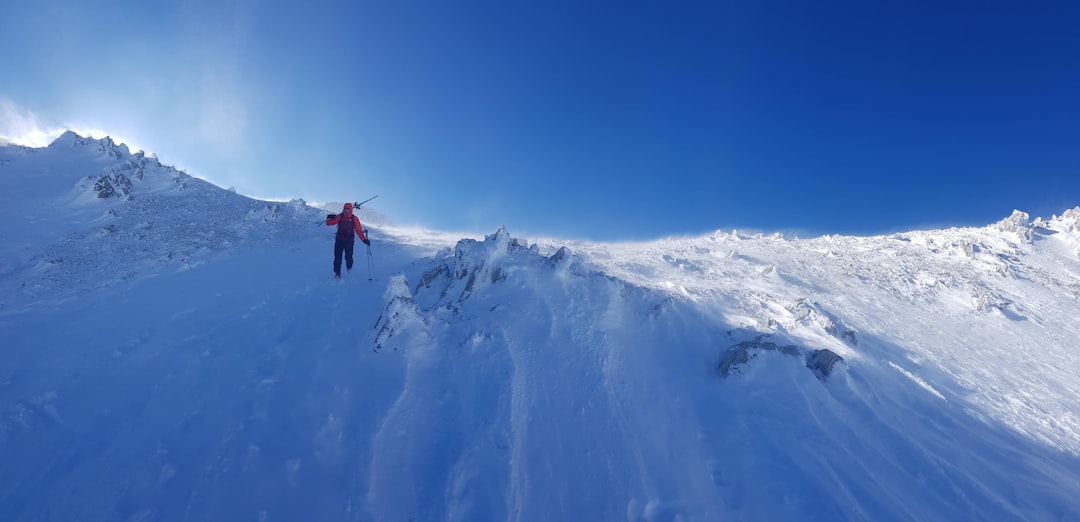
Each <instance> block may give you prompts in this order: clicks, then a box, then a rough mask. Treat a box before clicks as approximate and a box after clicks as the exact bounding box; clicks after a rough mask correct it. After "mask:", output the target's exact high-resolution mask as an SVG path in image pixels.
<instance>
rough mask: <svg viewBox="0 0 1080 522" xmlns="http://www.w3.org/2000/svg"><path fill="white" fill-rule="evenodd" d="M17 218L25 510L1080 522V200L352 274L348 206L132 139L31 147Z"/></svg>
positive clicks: (6, 397)
mask: <svg viewBox="0 0 1080 522" xmlns="http://www.w3.org/2000/svg"><path fill="white" fill-rule="evenodd" d="M0 197H3V198H4V201H3V202H2V203H3V204H2V205H0V218H2V219H3V220H4V223H6V224H7V226H6V227H4V228H3V229H2V230H3V232H2V234H3V237H2V238H0V239H2V240H3V241H0V261H2V263H0V339H4V348H3V349H2V350H0V519H3V520H12V521H18V520H73V519H82V518H90V519H97V520H191V519H197V520H245V519H258V520H279V519H280V520H508V519H513V520H522V521H524V520H538V521H539V520H544V521H547V520H628V521H676V520H684V521H690V520H726V519H735V520H780V519H783V520H1072V519H1078V518H1080V500H1078V499H1080V418H1078V417H1077V413H1076V412H1078V411H1080V359H1078V357H1080V356H1078V354H1077V352H1076V350H1075V349H1074V348H1075V347H1074V344H1075V342H1076V339H1078V338H1080V325H1078V324H1077V322H1076V321H1075V319H1074V317H1073V316H1074V315H1075V313H1074V310H1076V308H1077V304H1078V302H1080V207H1078V208H1074V209H1071V210H1067V211H1065V212H1063V213H1062V214H1061V215H1059V216H1052V217H1050V218H1047V219H1042V218H1035V219H1032V218H1031V217H1030V216H1028V215H1027V214H1024V213H1023V212H1019V211H1017V212H1014V213H1013V214H1012V215H1011V216H1009V217H1007V218H1005V219H1003V220H1002V221H1001V222H998V223H995V224H991V225H988V226H985V227H978V228H954V229H945V230H928V231H912V232H904V233H898V234H891V235H885V236H875V237H848V236H824V237H819V238H813V239H788V238H784V237H783V236H781V235H778V234H777V235H769V236H766V235H752V236H751V235H746V234H739V233H736V232H732V233H724V232H717V233H715V234H712V235H708V236H702V237H691V238H668V239H660V240H655V241H647V242H638V243H593V242H582V241H559V240H551V239H542V240H537V241H528V240H525V239H522V238H519V237H515V236H514V235H513V234H512V233H511V232H510V231H509V230H507V229H499V230H497V231H495V232H493V233H492V234H490V235H486V236H480V237H465V238H461V237H454V236H450V235H448V234H443V233H438V232H428V231H425V232H419V231H415V230H410V229H406V228H397V227H392V226H389V225H380V226H373V227H371V232H370V237H371V239H372V245H371V253H370V254H368V253H367V252H366V251H364V250H362V249H361V248H358V249H357V260H356V265H355V266H354V268H353V271H352V272H353V273H348V274H345V277H344V280H343V281H341V282H334V281H333V280H332V272H331V258H332V243H333V234H334V231H333V229H332V228H330V227H326V226H325V225H324V224H323V222H322V221H323V216H324V212H323V211H320V210H315V209H312V208H310V207H308V206H307V205H306V204H305V203H304V202H303V201H300V200H296V201H292V202H289V203H276V202H267V201H258V200H255V199H251V198H246V197H244V196H240V195H237V194H235V193H233V192H231V191H227V190H222V189H220V188H218V187H215V186H213V185H211V184H209V183H207V182H205V181H202V180H198V179H196V178H193V177H191V176H188V175H187V174H185V173H183V172H180V171H177V170H176V169H173V168H172V167H169V166H166V165H162V164H160V163H159V162H158V161H157V160H156V159H154V158H152V157H149V156H146V155H143V154H142V153H136V154H131V153H130V152H129V151H128V150H127V149H126V148H124V147H122V146H116V145H115V144H114V143H112V141H111V140H107V139H106V140H90V139H85V138H81V137H79V136H77V135H74V134H65V135H64V136H61V138H60V139H58V140H56V141H55V142H54V143H53V144H52V145H50V146H49V147H46V148H42V149H30V148H25V147H14V146H5V147H0ZM367 211H368V210H367V209H363V210H361V211H360V219H361V220H362V221H364V220H365V217H366V215H365V214H364V212H367ZM365 223H366V221H365ZM369 256H370V257H369ZM357 272H359V273H357ZM369 277H371V278H372V279H373V280H372V281H369V280H368V278H369Z"/></svg>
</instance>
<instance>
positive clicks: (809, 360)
mask: <svg viewBox="0 0 1080 522" xmlns="http://www.w3.org/2000/svg"><path fill="white" fill-rule="evenodd" d="M843 360H844V358H843V357H840V356H839V355H837V354H836V352H834V351H832V350H829V349H828V348H825V349H822V350H814V351H813V352H811V353H810V355H808V356H807V357H806V367H807V368H810V369H811V370H814V373H816V374H817V375H818V377H819V378H821V379H825V378H826V377H828V376H829V374H831V373H832V371H833V368H835V367H836V363H839V362H840V361H843Z"/></svg>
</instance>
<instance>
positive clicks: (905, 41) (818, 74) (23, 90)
mask: <svg viewBox="0 0 1080 522" xmlns="http://www.w3.org/2000/svg"><path fill="white" fill-rule="evenodd" d="M669 4H678V5H669ZM1031 4H1032V5H1028V3H1016V2H911V1H897V2H864V1H836V2H809V1H808V2H773V1H752V2H751V1H747V2H700V3H698V2H677V3H672V2H592V3H585V2H570V1H566V2H563V1H547V2H493V1H492V2H470V3H462V2H420V3H410V2H367V1H339V2H291V1H289V2H285V1H282V2H210V1H185V2H169V1H161V2H134V1H105V2H94V3H90V2H52V1H48V0H45V1H42V2H5V3H3V4H2V5H0V49H2V51H3V52H2V53H0V71H2V73H0V136H8V137H13V136H22V135H25V134H27V133H28V132H30V130H33V129H37V130H39V131H50V130H55V129H57V128H60V127H75V128H77V129H80V128H81V129H95V130H98V131H101V132H105V133H108V134H111V135H113V136H116V137H118V138H119V139H121V140H124V141H126V142H127V143H129V144H130V145H132V146H133V147H135V148H140V149H145V150H147V151H151V152H155V153H156V154H157V155H158V156H159V157H160V158H161V159H162V161H163V162H165V163H169V164H174V165H177V166H179V167H182V168H185V169H187V170H188V172H190V173H192V174H195V175H198V176H201V177H204V178H206V179H208V180H210V181H212V182H214V183H216V184H218V185H221V186H223V187H235V188H236V189H237V190H238V191H239V192H241V193H244V194H248V195H253V196H257V197H266V198H290V197H302V198H305V199H307V200H309V201H326V200H346V199H363V198H366V197H369V196H370V195H374V194H379V199H378V200H376V202H378V203H379V205H378V208H379V209H380V210H381V211H383V212H384V213H386V214H388V215H389V216H390V217H391V218H393V219H394V220H396V221H398V222H400V223H403V224H406V223H414V224H422V225H427V226H430V227H434V228H439V229H446V230H470V231H480V232H486V231H490V230H493V229H494V228H495V227H497V226H498V225H503V224H505V225H507V226H508V227H510V229H511V231H513V232H515V233H516V234H543V235H549V236H559V237H574V238H589V239H603V240H609V239H633V238H651V237H657V236H661V235H669V234H695V233H701V232H707V231H712V230H715V229H725V230H728V229H731V228H739V229H754V230H761V231H793V232H801V233H803V234H806V235H811V234H822V233H853V234H872V233H882V232H891V231H896V230H903V229H910V228H922V227H930V226H944V225H981V224H986V223H989V222H991V221H995V220H997V219H1000V218H1001V217H1004V216H1006V215H1008V214H1009V213H1010V212H1011V211H1012V209H1013V208H1020V209H1022V210H1026V211H1028V212H1030V213H1031V214H1032V215H1042V216H1044V217H1049V215H1050V214H1052V213H1055V212H1060V211H1062V210H1064V209H1066V208H1070V207H1073V206H1076V205H1080V95H1078V94H1077V93H1080V4H1077V3H1075V2H1040V3H1037V5H1035V3H1031Z"/></svg>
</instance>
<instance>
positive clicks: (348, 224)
mask: <svg viewBox="0 0 1080 522" xmlns="http://www.w3.org/2000/svg"><path fill="white" fill-rule="evenodd" d="M355 233H356V217H355V216H348V217H346V216H341V219H340V220H339V221H338V224H337V235H336V236H334V239H335V241H347V242H349V243H352V241H353V234H355Z"/></svg>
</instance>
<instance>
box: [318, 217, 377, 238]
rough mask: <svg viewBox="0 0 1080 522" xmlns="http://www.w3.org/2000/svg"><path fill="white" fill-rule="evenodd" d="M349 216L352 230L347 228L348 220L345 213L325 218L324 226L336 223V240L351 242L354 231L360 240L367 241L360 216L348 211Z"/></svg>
mask: <svg viewBox="0 0 1080 522" xmlns="http://www.w3.org/2000/svg"><path fill="white" fill-rule="evenodd" d="M349 217H351V218H352V229H353V230H352V231H350V230H349V221H348V218H347V217H345V214H338V215H336V216H334V217H332V218H327V219H326V226H328V227H330V226H334V225H337V226H338V229H337V237H336V238H335V239H336V240H337V241H348V242H350V243H351V242H352V232H353V231H355V232H356V235H357V236H358V237H360V241H367V237H365V236H364V226H363V225H361V224H360V218H358V217H356V214H353V213H349Z"/></svg>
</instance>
